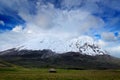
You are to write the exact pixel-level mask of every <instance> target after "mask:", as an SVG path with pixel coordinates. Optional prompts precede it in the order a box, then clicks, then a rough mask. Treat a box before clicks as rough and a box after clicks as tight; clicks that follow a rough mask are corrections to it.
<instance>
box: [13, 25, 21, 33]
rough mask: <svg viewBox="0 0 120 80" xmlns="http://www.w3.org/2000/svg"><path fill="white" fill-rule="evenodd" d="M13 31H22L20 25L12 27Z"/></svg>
mask: <svg viewBox="0 0 120 80" xmlns="http://www.w3.org/2000/svg"><path fill="white" fill-rule="evenodd" d="M12 31H13V32H20V31H22V26H20V25H18V26H15V27H14V28H13V29H12Z"/></svg>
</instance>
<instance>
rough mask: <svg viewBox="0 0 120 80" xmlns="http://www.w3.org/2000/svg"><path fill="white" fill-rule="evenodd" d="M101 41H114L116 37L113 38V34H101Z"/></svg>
mask: <svg viewBox="0 0 120 80" xmlns="http://www.w3.org/2000/svg"><path fill="white" fill-rule="evenodd" d="M101 37H102V39H104V40H106V41H116V40H117V37H116V36H115V34H114V33H113V32H103V33H102V34H101Z"/></svg>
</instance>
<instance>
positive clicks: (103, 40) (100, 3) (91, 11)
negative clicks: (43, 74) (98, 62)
mask: <svg viewBox="0 0 120 80" xmlns="http://www.w3.org/2000/svg"><path fill="white" fill-rule="evenodd" d="M119 3H120V0H0V50H1V51H2V50H6V49H9V48H13V47H19V46H24V48H28V49H43V48H50V49H52V50H55V51H58V52H60V51H71V50H73V51H74V50H76V49H73V48H72V49H70V48H69V47H68V45H69V44H70V43H71V42H72V43H75V42H74V41H75V40H79V39H80V41H81V42H82V40H83V41H86V42H90V43H95V44H98V45H99V46H100V47H101V48H103V49H105V50H107V51H109V53H110V54H111V55H114V56H119V57H120V5H119Z"/></svg>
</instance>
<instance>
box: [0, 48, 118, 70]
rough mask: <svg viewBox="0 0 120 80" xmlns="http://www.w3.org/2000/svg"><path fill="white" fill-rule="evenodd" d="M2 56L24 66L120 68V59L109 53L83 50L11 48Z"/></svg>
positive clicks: (10, 61) (8, 60)
mask: <svg viewBox="0 0 120 80" xmlns="http://www.w3.org/2000/svg"><path fill="white" fill-rule="evenodd" d="M0 54H1V56H0V57H1V58H2V59H3V60H5V61H7V62H9V63H12V64H16V65H19V66H23V67H44V68H45V67H57V68H70V69H71V68H72V69H120V59H119V58H115V57H112V56H110V55H107V54H97V55H87V54H82V53H81V52H66V53H62V54H58V53H55V52H52V51H51V50H18V49H15V48H13V49H9V50H7V51H3V52H0Z"/></svg>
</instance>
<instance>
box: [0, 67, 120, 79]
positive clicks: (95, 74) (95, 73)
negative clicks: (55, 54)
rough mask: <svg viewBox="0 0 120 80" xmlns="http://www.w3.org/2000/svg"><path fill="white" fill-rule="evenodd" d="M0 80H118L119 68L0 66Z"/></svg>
mask: <svg viewBox="0 0 120 80" xmlns="http://www.w3.org/2000/svg"><path fill="white" fill-rule="evenodd" d="M0 80H120V70H66V69H57V73H49V72H48V69H42V68H40V69H39V68H29V69H28V68H21V67H19V68H18V67H15V68H0Z"/></svg>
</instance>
